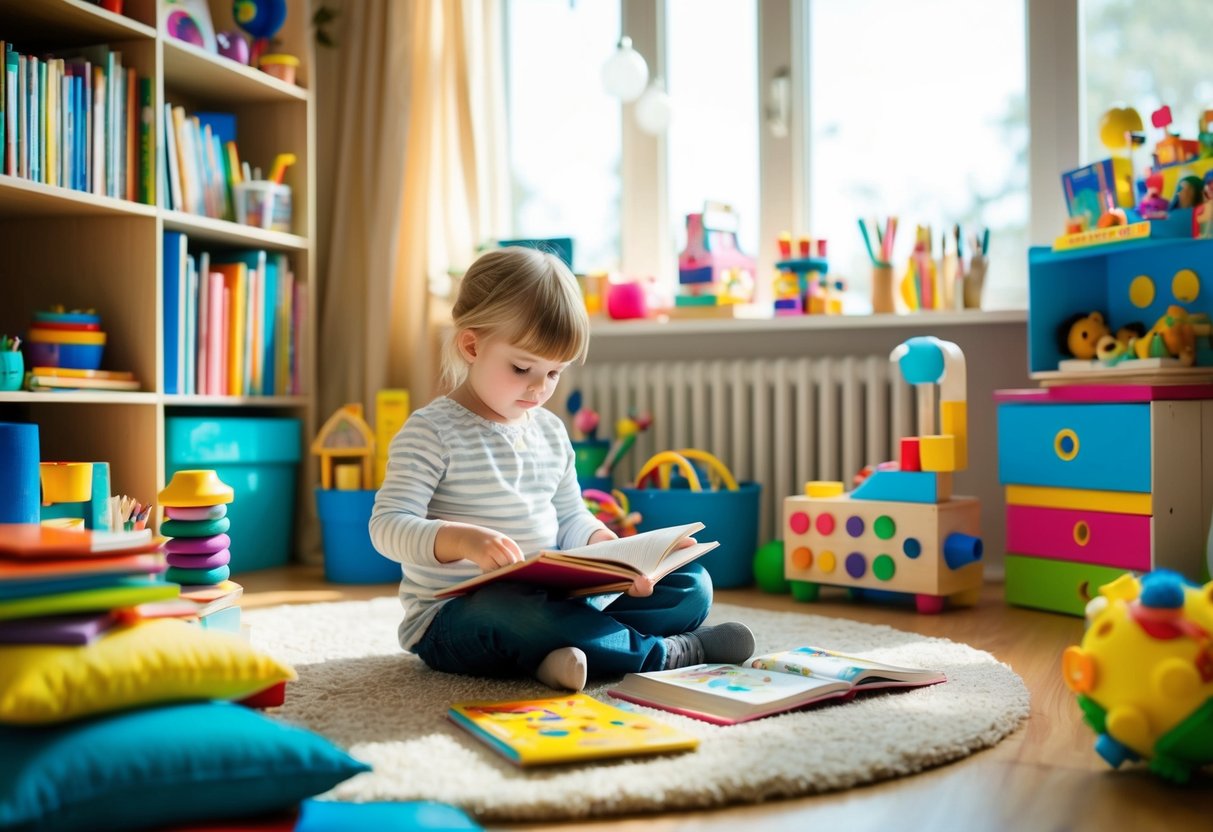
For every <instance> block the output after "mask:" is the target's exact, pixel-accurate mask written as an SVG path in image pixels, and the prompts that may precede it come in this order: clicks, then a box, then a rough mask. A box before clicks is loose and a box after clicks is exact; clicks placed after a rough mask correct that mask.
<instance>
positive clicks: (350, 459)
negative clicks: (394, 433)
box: [312, 403, 375, 489]
mask: <svg viewBox="0 0 1213 832" xmlns="http://www.w3.org/2000/svg"><path fill="white" fill-rule="evenodd" d="M312 453H314V454H316V455H317V456H318V457H320V485H321V487H322V488H326V489H328V488H333V487H335V486H336V487H343V485H344V484H343V483H341V482H339V480H338V478H337V476H336V474H335V471H336V469H337V468H338V467H339V466H343V465H357V466H358V467H359V470H360V477H359V485H358V487H359V488H364V489H369V488H371V487H372V468H371V466H372V463H373V461H374V459H375V432H374V431H373V430H371V426H370V425H368V424H367V423H366V420H365V419H363V418H362V405H361V404H357V403H354V404H347V405H343V406H342V407H341V409H340V410H338V411H337V412H336V413H334V414H333V415H332V416H330V417H329V418H328V421H326V422H325V423H324V425H323V426H322V427H321V428H320V432H319V433H317V434H316V439H315V440H314V441H313V442H312Z"/></svg>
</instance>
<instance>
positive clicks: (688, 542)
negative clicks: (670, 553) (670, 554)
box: [674, 537, 699, 551]
mask: <svg viewBox="0 0 1213 832" xmlns="http://www.w3.org/2000/svg"><path fill="white" fill-rule="evenodd" d="M698 542H699V541H697V540H696V539H695V538H693V537H684V538H682V540H679V541H678V542H677V543H675V544H674V550H675V551H677V550H678V549H685V548H686V547H688V546H694V545H695V544H696V543H698Z"/></svg>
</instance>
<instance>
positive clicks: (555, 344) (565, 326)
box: [510, 306, 590, 361]
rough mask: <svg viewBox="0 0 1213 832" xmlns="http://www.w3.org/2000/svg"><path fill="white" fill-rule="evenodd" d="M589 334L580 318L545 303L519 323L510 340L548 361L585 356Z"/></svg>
mask: <svg viewBox="0 0 1213 832" xmlns="http://www.w3.org/2000/svg"><path fill="white" fill-rule="evenodd" d="M589 335H590V334H589V332H588V330H587V329H586V327H585V324H584V321H583V320H578V318H577V317H576V316H574V315H568V314H564V313H563V311H562V310H561V309H559V308H553V307H551V306H549V307H547V308H540V309H537V310H535V314H533V316H532V317H531V318H530V319H529V320H527V321H524V322H522V323H520V325H519V328H518V331H517V333H516V335H515V337H513V338H511V339H510V342H511V343H512V344H513V345H514V346H515V347H517V348H518V349H520V350H522V351H523V352H529V353H530V354H531V355H534V356H537V357H539V358H544V359H547V360H548V361H580V360H582V359H584V358H585V354H586V349H587V347H588V344H589Z"/></svg>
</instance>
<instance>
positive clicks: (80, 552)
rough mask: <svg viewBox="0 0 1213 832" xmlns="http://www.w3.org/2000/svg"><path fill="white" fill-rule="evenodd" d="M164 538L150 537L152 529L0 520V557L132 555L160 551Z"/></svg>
mask: <svg viewBox="0 0 1213 832" xmlns="http://www.w3.org/2000/svg"><path fill="white" fill-rule="evenodd" d="M163 541H164V538H162V537H155V536H153V535H152V530H151V529H135V530H132V531H121V532H108V531H91V530H88V529H64V528H59V527H57V526H48V525H45V524H42V523H0V557H8V558H65V557H82V556H92V555H97V554H106V555H117V554H127V555H133V554H139V553H141V552H156V551H159V550H160V547H161V544H162V543H163Z"/></svg>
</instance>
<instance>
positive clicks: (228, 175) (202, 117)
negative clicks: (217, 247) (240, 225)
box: [160, 104, 242, 220]
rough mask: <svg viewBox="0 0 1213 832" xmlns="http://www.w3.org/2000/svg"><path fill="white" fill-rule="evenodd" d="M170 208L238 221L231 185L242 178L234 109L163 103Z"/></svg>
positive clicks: (163, 168)
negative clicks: (225, 110)
mask: <svg viewBox="0 0 1213 832" xmlns="http://www.w3.org/2000/svg"><path fill="white" fill-rule="evenodd" d="M160 171H161V177H162V179H163V182H162V184H161V187H162V188H163V193H164V195H165V200H164V204H165V207H166V208H171V209H173V210H176V211H185V212H187V213H190V214H200V215H202V216H207V217H214V218H216V219H222V220H234V219H235V218H236V214H235V201H234V199H233V194H232V186H233V185H234V184H235V183H237V182H240V181H241V179H242V174H241V165H240V158H239V155H238V154H237V151H236V117H235V116H234V115H233V114H231V113H215V112H196V113H192V114H190V113H187V112H186V111H185V108H184V107H181V106H174V105H173V104H165V105H164V164H163V165H162V166H161V168H160Z"/></svg>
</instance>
